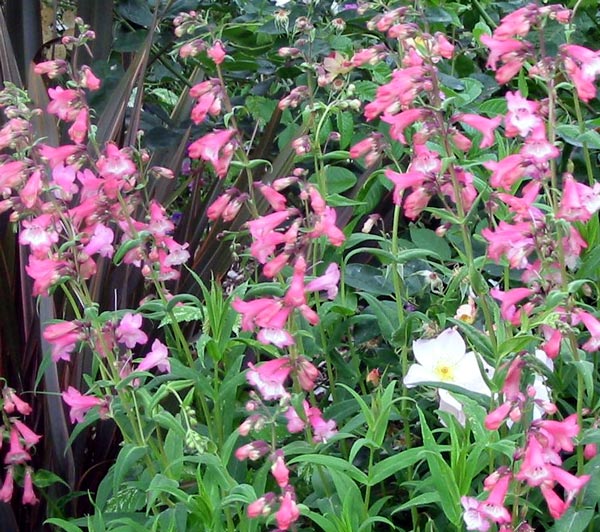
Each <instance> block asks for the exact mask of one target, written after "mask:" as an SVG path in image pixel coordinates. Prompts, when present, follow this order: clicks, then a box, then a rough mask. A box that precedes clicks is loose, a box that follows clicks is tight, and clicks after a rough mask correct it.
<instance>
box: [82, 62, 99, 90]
mask: <svg viewBox="0 0 600 532" xmlns="http://www.w3.org/2000/svg"><path fill="white" fill-rule="evenodd" d="M80 83H81V86H82V87H83V88H84V89H88V90H90V91H97V90H98V89H99V88H100V85H101V81H100V80H99V79H98V78H97V77H96V75H95V74H94V73H93V72H92V69H91V68H90V67H89V66H87V65H83V66H82V67H81V80H80Z"/></svg>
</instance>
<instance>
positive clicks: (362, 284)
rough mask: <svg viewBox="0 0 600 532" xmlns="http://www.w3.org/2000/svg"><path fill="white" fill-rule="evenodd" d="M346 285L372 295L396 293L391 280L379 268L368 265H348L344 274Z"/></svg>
mask: <svg viewBox="0 0 600 532" xmlns="http://www.w3.org/2000/svg"><path fill="white" fill-rule="evenodd" d="M344 283H345V284H346V285H348V286H351V287H352V288H356V289H357V290H364V291H365V292H368V293H369V294H371V295H381V296H383V295H390V294H392V293H393V292H394V285H393V284H392V281H391V279H390V278H389V277H388V276H386V275H384V274H383V272H382V271H381V270H380V269H379V268H375V267H374V266H369V265H368V264H356V263H352V264H348V265H347V266H346V271H345V273H344Z"/></svg>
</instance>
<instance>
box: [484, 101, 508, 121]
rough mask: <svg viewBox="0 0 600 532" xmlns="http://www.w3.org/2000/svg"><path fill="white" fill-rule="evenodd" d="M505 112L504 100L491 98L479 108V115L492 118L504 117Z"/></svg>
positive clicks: (506, 107) (506, 109)
mask: <svg viewBox="0 0 600 532" xmlns="http://www.w3.org/2000/svg"><path fill="white" fill-rule="evenodd" d="M507 111H508V106H507V104H506V99H505V98H492V99H491V100H487V101H485V102H483V103H482V104H481V105H480V106H479V113H480V114H482V115H487V116H491V117H492V118H493V117H495V116H498V115H504V114H506V112H507Z"/></svg>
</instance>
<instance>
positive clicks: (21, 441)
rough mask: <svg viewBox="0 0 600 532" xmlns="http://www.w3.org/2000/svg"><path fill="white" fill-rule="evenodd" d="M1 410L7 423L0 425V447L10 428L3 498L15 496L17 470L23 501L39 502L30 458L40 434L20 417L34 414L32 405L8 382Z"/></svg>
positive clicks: (1, 495)
mask: <svg viewBox="0 0 600 532" xmlns="http://www.w3.org/2000/svg"><path fill="white" fill-rule="evenodd" d="M2 410H3V411H4V414H5V417H4V420H5V424H4V425H3V426H2V427H0V448H1V447H2V444H3V443H4V437H5V434H6V433H7V432H8V433H9V442H10V443H9V449H8V451H7V452H6V455H5V456H4V464H5V465H6V474H5V477H4V482H3V484H2V487H0V501H2V502H10V501H11V500H12V498H13V494H14V489H15V488H14V485H15V472H17V471H22V473H23V496H22V498H21V502H22V503H23V504H37V503H38V502H39V499H38V498H37V496H36V495H35V492H34V491H33V469H32V467H31V466H30V465H28V462H30V461H31V455H30V451H31V450H32V449H33V447H34V445H36V444H37V443H38V442H39V441H40V439H41V436H40V435H38V434H36V433H35V432H33V431H32V430H31V429H30V428H29V427H28V426H27V425H26V424H25V423H23V422H22V421H21V420H20V419H18V418H17V415H21V416H28V415H29V414H31V411H32V409H31V406H29V404H27V403H26V402H25V401H23V400H22V399H21V398H20V397H19V396H18V395H17V394H16V393H15V390H13V389H12V388H9V387H8V386H5V387H4V388H3V389H2ZM6 416H9V417H6Z"/></svg>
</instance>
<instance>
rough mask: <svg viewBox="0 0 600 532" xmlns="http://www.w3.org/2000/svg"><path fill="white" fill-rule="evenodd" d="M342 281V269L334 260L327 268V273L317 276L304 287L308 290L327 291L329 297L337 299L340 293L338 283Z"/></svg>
mask: <svg viewBox="0 0 600 532" xmlns="http://www.w3.org/2000/svg"><path fill="white" fill-rule="evenodd" d="M339 282H340V269H339V267H338V265H337V264H336V263H335V262H332V263H331V264H330V265H329V266H328V267H327V270H325V274H324V275H321V276H320V277H316V278H315V279H313V280H312V281H309V282H308V284H307V285H306V286H305V287H304V290H305V291H306V292H320V291H322V290H326V291H327V298H328V299H335V297H336V296H337V293H338V284H339Z"/></svg>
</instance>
